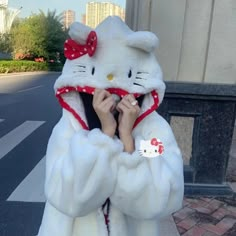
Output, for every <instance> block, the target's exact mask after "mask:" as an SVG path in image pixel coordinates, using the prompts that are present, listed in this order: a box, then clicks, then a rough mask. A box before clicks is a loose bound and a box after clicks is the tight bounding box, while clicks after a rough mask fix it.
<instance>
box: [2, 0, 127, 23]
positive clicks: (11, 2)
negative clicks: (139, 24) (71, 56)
mask: <svg viewBox="0 0 236 236" xmlns="http://www.w3.org/2000/svg"><path fill="white" fill-rule="evenodd" d="M0 1H1V0H0ZM87 2H113V3H115V4H118V5H119V6H121V7H124V8H125V4H126V0H97V1H96V0H77V1H76V0H35V1H34V0H8V7H12V8H20V7H23V8H22V10H21V13H20V14H19V17H27V16H29V15H31V14H32V13H38V12H39V11H38V9H41V10H43V11H44V12H47V11H48V9H49V10H50V11H53V10H56V12H57V13H58V14H59V13H61V12H63V11H64V10H73V11H75V12H76V20H77V21H80V20H81V15H82V14H84V13H85V5H86V3H87Z"/></svg>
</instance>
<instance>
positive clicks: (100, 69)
mask: <svg viewBox="0 0 236 236" xmlns="http://www.w3.org/2000/svg"><path fill="white" fill-rule="evenodd" d="M88 31H89V30H88V28H86V27H83V26H82V25H81V24H74V25H73V26H72V28H71V31H70V35H71V37H72V38H73V39H75V40H77V41H79V42H80V41H81V40H82V41H83V40H85V38H86V36H87V34H88V33H89V32H88ZM95 31H96V33H97V35H98V48H97V50H96V52H95V54H94V56H93V57H89V56H87V55H85V56H83V57H80V58H78V59H75V60H71V61H70V60H67V61H66V64H65V66H64V69H63V73H62V75H61V76H60V77H59V78H58V80H57V81H56V83H55V89H58V88H61V87H64V86H78V85H79V86H92V87H98V88H110V87H117V88H122V89H125V90H127V91H128V92H130V93H144V94H146V95H145V98H144V101H143V104H142V107H141V112H145V111H146V110H147V109H149V108H150V106H151V105H152V103H153V98H152V96H151V94H150V91H152V90H156V91H157V92H158V95H159V100H160V102H161V101H162V99H163V96H164V91H165V84H164V83H163V80H162V72H161V69H160V66H159V64H158V63H157V61H156V59H155V56H154V53H153V50H154V48H155V47H156V46H157V45H156V44H157V38H156V37H155V36H154V35H153V34H151V33H135V32H133V31H132V30H130V29H129V28H128V26H126V25H125V24H124V23H123V22H122V21H121V20H120V19H119V18H117V17H109V18H107V19H106V20H105V21H104V22H103V23H101V24H100V25H99V26H98V27H97V28H96V29H95ZM149 37H150V38H149ZM81 66H83V68H84V70H83V71H84V72H82V70H80V69H79V68H81ZM93 67H94V68H95V74H94V75H92V74H91V71H92V68H93ZM130 70H132V76H131V78H129V77H128V74H129V71H130ZM108 74H113V76H114V80H112V81H109V80H107V75H108ZM137 77H139V78H137ZM140 78H141V79H140ZM134 82H137V83H141V84H142V86H137V85H135V84H134ZM63 98H64V100H65V101H66V102H67V103H68V104H70V106H71V107H73V109H74V110H75V111H76V112H78V114H80V116H81V117H82V118H83V119H84V120H86V117H85V114H84V107H83V103H82V101H81V99H80V96H79V94H77V93H75V92H73V93H68V94H66V95H63ZM133 137H134V141H135V148H136V150H135V151H134V152H133V153H131V154H129V153H126V152H124V151H123V144H122V142H121V141H120V140H119V139H118V138H117V137H115V138H113V139H112V138H110V137H108V136H106V135H105V134H103V133H102V132H101V131H100V130H99V129H94V130H91V131H86V130H83V129H82V128H81V125H80V124H79V123H78V121H77V120H76V119H75V118H74V116H73V115H72V114H71V113H70V112H68V111H66V110H63V115H62V118H61V119H60V121H59V122H58V124H57V125H56V126H55V128H54V130H53V132H52V135H51V137H50V140H49V143H48V147H47V154H46V158H47V160H46V183H45V194H46V197H47V203H46V206H45V212H44V216H43V220H42V224H41V227H40V231H39V235H38V236H54V235H59V236H108V233H107V229H106V225H105V221H104V217H103V214H102V210H101V206H102V204H103V203H104V202H105V201H106V199H107V198H110V200H111V207H110V236H120V235H122V236H159V232H158V230H159V225H158V221H159V219H160V218H161V217H163V216H165V215H168V214H171V213H172V212H174V211H176V210H178V209H179V208H180V207H181V204H182V199H183V189H184V184H183V162H182V157H181V153H180V151H179V148H178V146H177V143H176V141H175V138H174V135H173V133H172V131H171V128H170V126H169V125H168V123H167V122H166V121H165V120H164V119H163V118H161V117H160V116H159V115H158V114H157V113H156V112H152V113H151V114H150V115H149V116H147V117H146V118H145V119H144V120H142V121H141V122H140V123H139V124H138V126H136V128H135V129H134V130H133ZM153 137H156V138H159V139H161V141H162V142H163V144H164V147H165V152H164V154H163V157H162V158H152V159H149V158H145V157H142V156H140V155H139V152H138V149H139V147H138V145H139V144H140V140H149V139H151V138H153Z"/></svg>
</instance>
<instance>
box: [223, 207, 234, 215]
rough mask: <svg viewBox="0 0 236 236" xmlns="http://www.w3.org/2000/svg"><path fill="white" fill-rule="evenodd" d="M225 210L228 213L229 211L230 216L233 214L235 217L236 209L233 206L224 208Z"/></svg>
mask: <svg viewBox="0 0 236 236" xmlns="http://www.w3.org/2000/svg"><path fill="white" fill-rule="evenodd" d="M224 208H225V209H227V210H228V211H230V213H231V214H233V215H234V216H236V207H233V206H225V207H224Z"/></svg>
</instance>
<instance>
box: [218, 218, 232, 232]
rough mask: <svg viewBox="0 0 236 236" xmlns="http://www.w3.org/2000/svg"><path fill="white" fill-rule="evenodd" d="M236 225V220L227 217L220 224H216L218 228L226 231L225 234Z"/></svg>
mask: <svg viewBox="0 0 236 236" xmlns="http://www.w3.org/2000/svg"><path fill="white" fill-rule="evenodd" d="M235 223H236V219H233V218H230V217H225V218H224V219H223V220H221V221H220V222H219V223H218V224H216V226H217V227H219V228H221V229H224V230H225V232H226V231H228V230H229V229H231V228H232V227H233V226H234V224H235Z"/></svg>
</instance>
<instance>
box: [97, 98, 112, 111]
mask: <svg viewBox="0 0 236 236" xmlns="http://www.w3.org/2000/svg"><path fill="white" fill-rule="evenodd" d="M113 106H115V100H114V98H113V97H112V96H110V97H108V98H106V99H105V100H103V101H102V102H101V103H100V104H99V107H100V108H101V110H103V111H111V110H112V107H113Z"/></svg>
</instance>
